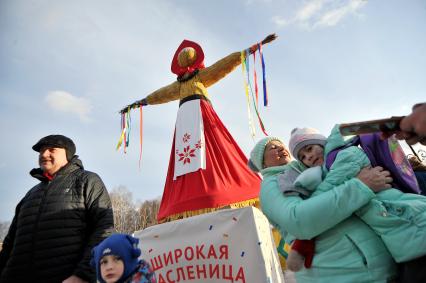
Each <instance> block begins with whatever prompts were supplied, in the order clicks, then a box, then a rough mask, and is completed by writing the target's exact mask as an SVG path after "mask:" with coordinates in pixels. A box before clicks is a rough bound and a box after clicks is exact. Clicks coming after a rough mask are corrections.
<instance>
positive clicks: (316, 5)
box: [295, 0, 325, 22]
mask: <svg viewBox="0 0 426 283" xmlns="http://www.w3.org/2000/svg"><path fill="white" fill-rule="evenodd" d="M324 2H325V0H316V1H311V2H308V3H307V4H305V5H304V6H302V8H300V9H299V11H297V13H296V16H295V21H298V22H306V21H309V20H310V19H311V18H312V17H314V16H315V15H316V14H317V13H319V12H320V11H321V8H322V7H323V5H324Z"/></svg>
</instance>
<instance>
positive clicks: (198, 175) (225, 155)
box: [157, 99, 261, 221]
mask: <svg viewBox="0 0 426 283" xmlns="http://www.w3.org/2000/svg"><path fill="white" fill-rule="evenodd" d="M200 107H201V113H202V119H203V124H204V135H205V147H206V148H205V150H206V168H205V169H199V170H198V171H195V172H191V173H187V174H185V175H182V176H178V177H177V178H176V180H173V176H174V164H175V156H176V154H175V153H176V152H175V141H174V140H173V146H172V150H171V154H170V162H169V168H168V171H167V178H166V184H165V187H164V192H163V197H162V200H161V205H160V210H159V212H158V217H157V218H158V220H159V221H167V220H173V219H178V218H183V217H186V216H191V215H196V214H200V212H197V210H198V211H199V210H204V211H203V212H206V211H209V210H214V209H216V208H219V207H224V206H229V205H231V206H232V205H235V206H247V205H252V204H254V202H255V201H256V200H257V197H258V195H259V190H260V182H261V179H260V177H259V176H258V175H257V174H255V173H253V172H252V171H251V170H250V169H249V168H248V167H247V158H246V157H245V155H244V153H243V152H242V151H241V149H240V148H239V146H238V145H237V143H236V142H235V140H234V139H233V138H232V136H231V134H230V133H229V132H228V130H227V129H226V127H225V125H223V123H222V121H221V120H220V119H219V117H218V116H217V114H216V112H215V111H214V109H213V107H212V106H211V104H210V102H209V101H208V100H205V99H200Z"/></svg>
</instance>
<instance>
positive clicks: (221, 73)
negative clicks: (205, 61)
mask: <svg viewBox="0 0 426 283" xmlns="http://www.w3.org/2000/svg"><path fill="white" fill-rule="evenodd" d="M240 64H241V53H240V52H234V53H232V54H230V55H228V56H226V57H225V58H222V59H220V60H219V61H217V62H216V63H214V64H213V65H211V66H209V67H207V68H205V69H202V70H200V72H199V73H198V77H199V78H200V80H201V82H202V83H203V84H204V86H205V87H209V86H211V85H213V84H214V83H216V82H217V81H220V80H221V79H223V78H224V77H225V76H226V75H227V74H229V73H230V72H232V71H233V70H234V69H235V68H236V67H237V66H238V65H240Z"/></svg>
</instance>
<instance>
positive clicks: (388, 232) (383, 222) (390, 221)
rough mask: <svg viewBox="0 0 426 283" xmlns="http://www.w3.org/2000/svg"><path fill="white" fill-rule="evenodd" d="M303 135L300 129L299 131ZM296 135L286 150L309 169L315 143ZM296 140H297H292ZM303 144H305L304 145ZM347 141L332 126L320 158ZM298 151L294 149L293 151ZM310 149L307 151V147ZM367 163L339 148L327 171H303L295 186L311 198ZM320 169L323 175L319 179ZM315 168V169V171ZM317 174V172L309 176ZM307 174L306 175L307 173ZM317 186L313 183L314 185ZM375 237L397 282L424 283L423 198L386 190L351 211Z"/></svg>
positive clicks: (354, 151) (352, 149)
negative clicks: (393, 265) (387, 255)
mask: <svg viewBox="0 0 426 283" xmlns="http://www.w3.org/2000/svg"><path fill="white" fill-rule="evenodd" d="M298 131H299V132H303V131H304V129H299V130H298ZM297 135H298V134H297V133H294V134H293V135H292V138H291V139H290V144H291V146H290V148H293V150H292V152H293V154H294V155H295V156H297V158H298V159H300V161H302V162H304V163H305V165H307V166H310V163H312V160H314V159H315V158H316V157H315V156H316V154H315V153H314V152H313V149H314V147H315V146H318V145H315V142H312V141H309V136H308V135H306V134H304V137H297ZM295 140H297V141H295ZM301 140H305V141H306V142H308V143H309V144H311V145H312V146H310V145H305V146H304V147H303V148H302V147H301V146H297V144H298V143H300V141H301ZM306 142H305V143H306ZM350 142H351V139H344V138H343V136H342V135H341V134H340V131H339V127H338V125H337V126H336V127H334V129H333V130H332V132H331V135H330V136H329V137H328V138H327V143H326V144H325V147H324V153H325V154H321V155H322V156H327V155H328V154H329V153H330V152H331V151H333V150H335V149H337V148H341V147H342V146H345V145H347V144H348V143H350ZM296 147H298V148H300V149H299V150H297V148H296ZM309 147H310V148H309ZM370 165H371V163H370V160H369V159H368V157H367V155H366V154H365V152H364V151H363V150H362V149H361V148H359V147H357V146H349V147H345V148H344V149H341V150H340V151H339V152H338V154H337V156H336V159H335V160H334V162H333V163H332V165H331V167H330V170H327V169H326V168H325V167H324V166H322V167H320V166H316V167H312V168H310V169H309V170H306V171H304V172H303V173H302V174H301V175H300V176H299V177H298V180H296V182H295V184H296V185H298V186H301V187H304V188H306V189H308V190H309V191H312V192H313V194H312V197H314V196H315V195H318V194H321V193H323V192H326V191H327V190H329V189H331V188H333V187H335V186H337V185H339V184H342V183H343V182H345V181H346V180H349V179H351V178H352V177H353V176H356V175H357V174H358V172H359V171H360V170H361V169H362V168H364V167H367V166H370ZM321 168H322V169H323V170H324V173H326V176H325V179H324V180H322V176H321ZM317 169H318V170H317ZM313 172H318V173H315V174H314V173H313ZM307 173H308V174H307ZM315 183H317V184H315ZM355 214H356V215H357V216H358V217H359V218H361V219H362V220H363V221H364V222H365V223H366V224H368V225H369V226H370V227H371V228H372V229H373V230H374V231H375V232H376V234H377V235H379V236H380V237H381V239H382V241H383V242H384V244H385V246H386V247H387V249H388V250H389V252H390V254H391V255H392V257H393V258H394V260H395V261H396V262H398V263H403V264H400V269H401V274H400V282H410V283H411V282H426V281H425V280H426V272H425V269H424V266H425V263H426V197H425V196H422V195H418V194H411V193H403V192H402V191H400V190H397V189H393V188H391V189H387V190H383V191H380V192H379V193H377V194H376V197H375V198H373V199H372V200H371V201H370V202H369V203H368V204H367V205H365V206H363V207H362V208H360V209H359V210H357V211H356V212H355Z"/></svg>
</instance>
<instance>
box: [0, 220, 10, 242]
mask: <svg viewBox="0 0 426 283" xmlns="http://www.w3.org/2000/svg"><path fill="white" fill-rule="evenodd" d="M9 226H10V222H9V221H4V222H0V243H1V242H3V240H4V238H5V237H6V235H7V232H8V231H9Z"/></svg>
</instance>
